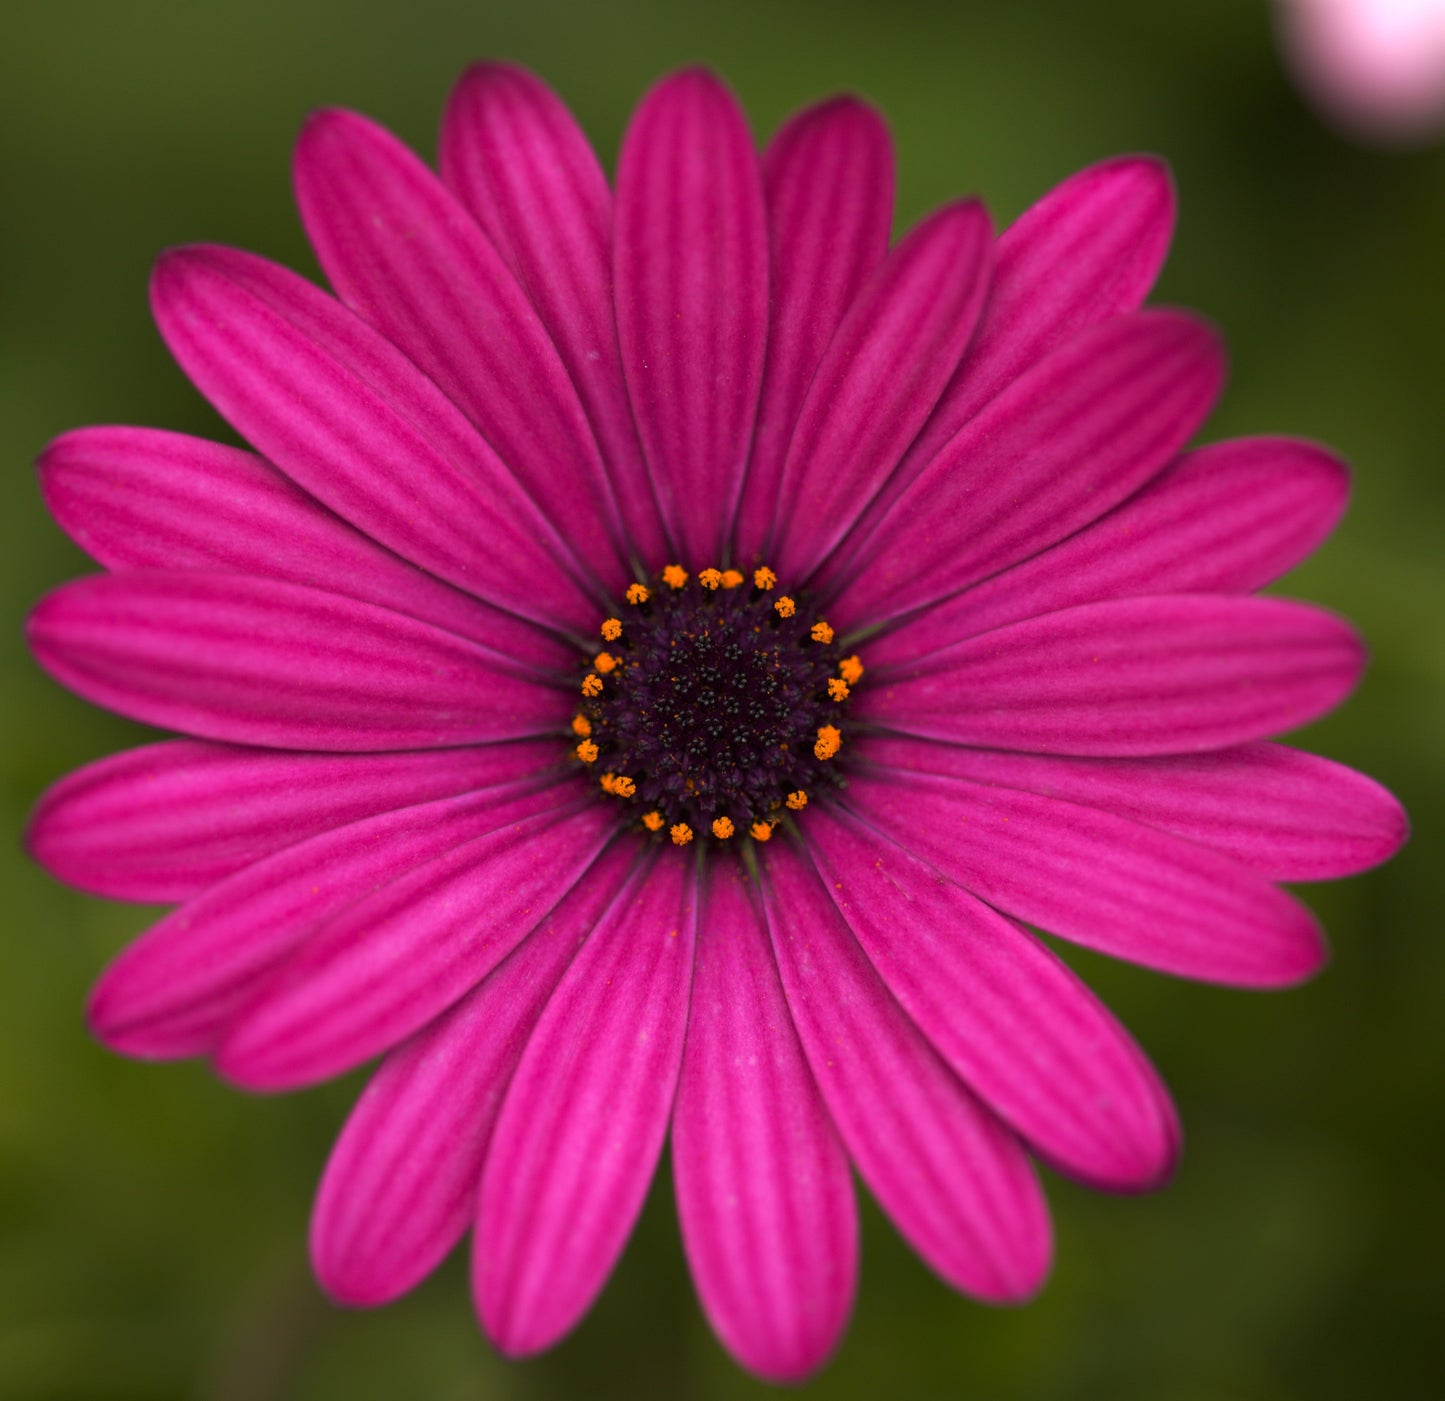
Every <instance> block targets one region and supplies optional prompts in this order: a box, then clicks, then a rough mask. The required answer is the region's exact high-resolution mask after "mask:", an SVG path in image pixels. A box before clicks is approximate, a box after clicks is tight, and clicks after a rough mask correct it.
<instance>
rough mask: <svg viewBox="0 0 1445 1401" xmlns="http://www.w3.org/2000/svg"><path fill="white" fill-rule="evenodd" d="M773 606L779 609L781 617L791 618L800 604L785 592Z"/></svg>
mask: <svg viewBox="0 0 1445 1401" xmlns="http://www.w3.org/2000/svg"><path fill="white" fill-rule="evenodd" d="M773 607H774V608H775V609H777V612H778V617H780V618H791V617H792V616H793V614H794V613H796V612H797V611H798V605H797V604H796V603H795V602H794V601H793V600H792V599H791V598H789V597H788V596H787V594H784V595H783V596H782V597H781V598H780V599H779V600H778V601H777V602H776V603H775V604H773Z"/></svg>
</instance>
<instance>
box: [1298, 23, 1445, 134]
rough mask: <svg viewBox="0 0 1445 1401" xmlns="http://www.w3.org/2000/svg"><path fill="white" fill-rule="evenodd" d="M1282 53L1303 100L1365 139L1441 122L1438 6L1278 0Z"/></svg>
mask: <svg viewBox="0 0 1445 1401" xmlns="http://www.w3.org/2000/svg"><path fill="white" fill-rule="evenodd" d="M1279 19H1280V29H1281V38H1282V42H1283V46H1284V50H1285V55H1286V57H1287V59H1288V61H1289V63H1290V66H1291V68H1292V69H1293V70H1294V73H1295V76H1296V77H1297V78H1298V79H1299V82H1300V85H1301V86H1302V87H1303V88H1304V90H1305V92H1306V93H1307V94H1308V95H1309V97H1310V98H1311V100H1312V101H1313V102H1314V103H1315V104H1316V105H1317V106H1318V107H1319V108H1320V109H1321V110H1322V111H1323V112H1325V113H1326V114H1327V115H1329V116H1331V117H1332V118H1334V119H1335V120H1336V121H1337V122H1339V123H1340V124H1341V125H1343V126H1345V127H1347V128H1349V129H1351V130H1353V131H1355V132H1356V133H1358V134H1359V135H1361V136H1364V137H1366V138H1373V139H1379V140H1402V139H1409V138H1412V137H1418V136H1420V135H1423V134H1428V133H1431V132H1433V131H1436V130H1437V129H1438V128H1439V127H1440V125H1441V124H1442V122H1445V0H1280V9H1279Z"/></svg>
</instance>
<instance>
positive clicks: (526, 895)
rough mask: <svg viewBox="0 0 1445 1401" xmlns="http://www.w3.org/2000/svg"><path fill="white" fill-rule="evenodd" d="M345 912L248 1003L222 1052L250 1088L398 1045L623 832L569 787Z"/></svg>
mask: <svg viewBox="0 0 1445 1401" xmlns="http://www.w3.org/2000/svg"><path fill="white" fill-rule="evenodd" d="M531 807H532V810H531V811H530V812H518V813H517V814H516V815H515V817H514V819H513V820H512V821H511V822H509V823H507V824H506V825H505V826H495V827H493V828H492V830H490V831H487V832H485V833H484V834H483V835H480V836H477V837H475V838H473V839H471V840H469V841H466V842H464V843H462V844H461V845H460V846H455V847H453V848H451V849H450V850H448V851H444V852H442V853H441V854H440V855H437V856H434V857H433V858H432V859H431V860H429V861H427V862H426V863H425V864H423V865H417V866H414V867H413V868H412V869H411V870H409V871H407V872H405V873H404V874H403V875H400V876H398V878H397V879H396V880H395V881H393V882H391V883H390V884H389V885H387V886H384V887H382V888H381V889H378V890H375V891H372V892H370V893H365V892H358V895H359V898H358V899H357V900H355V901H354V902H353V903H352V904H350V905H348V906H347V907H346V908H345V909H342V910H340V911H338V912H337V913H336V914H335V915H333V916H332V917H331V918H330V919H329V920H328V921H327V922H326V923H325V924H323V925H322V926H321V927H320V928H319V929H317V931H316V932H315V933H314V934H313V935H312V936H311V937H310V938H309V939H308V940H307V941H306V943H305V944H304V945H302V946H301V948H299V949H298V950H297V952H296V953H295V955H294V956H293V957H292V958H290V959H289V960H288V961H287V963H286V964H285V965H284V966H283V967H282V968H281V969H279V970H278V972H277V973H276V974H275V976H274V977H272V978H271V979H270V980H269V981H268V982H267V983H266V984H265V985H264V986H263V987H262V988H261V989H260V990H259V991H258V992H257V994H256V996H255V997H254V998H253V999H251V1000H250V1001H249V1002H248V1003H247V1004H246V1006H245V1007H244V1008H242V1010H241V1011H240V1012H239V1014H238V1015H237V1017H236V1019H235V1021H234V1022H233V1023H232V1024H231V1026H230V1027H229V1029H228V1030H227V1034H226V1038H225V1040H224V1041H223V1042H222V1044H221V1046H220V1048H219V1050H218V1051H217V1053H216V1068H217V1069H218V1070H219V1071H220V1073H221V1074H222V1075H224V1076H225V1077H226V1078H227V1079H228V1080H231V1081H233V1082H234V1083H236V1084H238V1085H244V1086H245V1087H246V1088H247V1089H253V1090H283V1089H293V1088H295V1087H297V1086H299V1085H307V1084H316V1083H317V1082H319V1081H321V1080H325V1079H329V1078H330V1077H331V1076H333V1075H338V1074H340V1073H342V1072H343V1071H346V1070H351V1069H352V1068H353V1067H355V1066H357V1065H360V1064H361V1063H362V1062H363V1061H365V1060H369V1059H370V1058H371V1057H372V1056H374V1055H377V1054H379V1053H380V1052H382V1051H386V1050H389V1049H390V1048H391V1047H392V1046H394V1045H396V1044H397V1043H398V1042H399V1041H401V1040H403V1039H404V1038H405V1037H407V1036H410V1035H411V1034H412V1033H413V1032H414V1031H417V1030H419V1029H420V1028H421V1027H423V1026H425V1025H426V1024H427V1022H429V1021H430V1020H431V1019H432V1018H433V1017H435V1016H437V1015H439V1014H440V1013H441V1012H443V1011H444V1010H445V1009H446V1008H447V1007H450V1006H451V1004H452V1003H453V1002H455V1001H456V1000H457V999H458V998H459V997H461V996H463V995H464V994H465V993H467V992H468V991H469V990H470V989H471V988H472V987H474V986H475V985H476V984H477V983H479V982H480V981H481V980H482V979H483V978H484V977H486V975H487V974H488V973H490V972H491V971H492V969H493V968H495V967H496V966H497V964H499V963H500V962H501V961H502V960H503V959H504V958H505V957H506V956H507V955H508V954H509V953H510V952H511V951H512V950H513V949H514V948H515V947H516V946H517V945H518V944H519V943H520V942H521V941H522V939H523V938H524V937H525V936H526V934H527V932H528V931H529V930H532V929H535V928H539V927H541V926H542V925H543V924H545V923H546V921H547V920H548V919H549V918H550V917H551V912H552V910H553V909H554V908H555V906H556V905H557V903H558V901H559V900H561V899H562V898H563V897H564V896H565V895H566V894H567V892H568V891H569V890H570V889H571V888H572V886H573V885H575V884H576V883H577V881H579V880H581V879H582V878H583V877H584V875H585V874H586V872H587V869H588V867H589V866H590V865H591V864H592V862H593V861H594V860H595V859H596V857H597V855H598V854H599V853H600V852H601V850H602V849H603V847H605V846H606V844H607V842H608V840H609V839H610V838H611V836H612V835H613V833H614V832H615V831H616V830H617V818H616V816H615V814H613V813H611V812H609V811H608V810H607V809H606V808H605V807H603V806H602V805H601V804H599V803H597V802H595V801H593V800H592V797H591V795H590V794H588V795H587V796H585V797H583V798H582V799H581V800H580V802H579V801H578V800H577V793H576V789H575V788H573V787H572V786H571V785H568V786H566V787H565V788H559V789H557V790H556V791H555V795H554V796H549V797H546V798H542V799H539V800H537V801H535V802H533V803H532V805H531Z"/></svg>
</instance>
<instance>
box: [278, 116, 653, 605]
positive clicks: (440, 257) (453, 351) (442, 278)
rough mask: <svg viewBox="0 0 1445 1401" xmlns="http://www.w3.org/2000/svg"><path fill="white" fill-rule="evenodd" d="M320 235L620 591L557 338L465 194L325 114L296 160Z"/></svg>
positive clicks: (367, 128) (596, 467)
mask: <svg viewBox="0 0 1445 1401" xmlns="http://www.w3.org/2000/svg"><path fill="white" fill-rule="evenodd" d="M295 180H296V197H297V201H298V203H299V205H300V208H301V218H302V221H303V223H304V224H305V226H306V233H307V236H308V237H309V238H310V240H311V243H312V246H313V247H314V248H315V249H316V256H317V257H318V259H319V260H320V262H321V266H322V268H323V269H324V270H325V272H326V276H327V278H328V279H329V280H330V282H331V285H332V286H333V287H334V288H335V289H336V291H337V294H338V295H339V296H340V298H341V300H342V301H343V302H345V303H346V305H347V306H349V307H350V308H351V309H352V310H353V311H355V312H356V313H357V314H358V315H360V316H361V317H362V318H363V319H364V320H366V321H368V322H370V323H371V324H372V325H373V326H375V327H376V329H377V330H378V331H380V332H381V333H382V335H384V336H385V337H386V338H387V339H388V340H389V341H391V342H392V344H393V345H396V346H398V347H400V349H402V350H404V351H405V352H406V354H407V355H408V356H409V357H410V358H411V359H412V360H413V361H415V362H416V364H417V365H418V366H420V367H421V369H422V370H423V371H424V372H425V373H426V374H427V375H428V377H429V378H430V379H432V380H433V381H434V382H435V383H436V384H437V385H439V386H440V387H441V388H442V389H443V390H444V391H445V392H446V394H447V396H448V397H449V398H450V399H451V400H452V401H453V402H454V403H455V404H456V405H457V406H458V407H459V408H460V409H461V410H462V412H463V413H465V414H466V416H467V417H468V418H469V419H470V420H471V421H472V423H473V424H475V425H476V427H477V429H478V430H479V431H480V432H481V434H482V436H483V437H484V438H485V439H486V440H487V442H489V443H490V444H491V445H492V447H493V448H494V449H495V450H496V452H497V454H498V455H499V456H500V457H501V459H502V461H503V462H505V463H506V464H507V466H508V467H509V468H510V469H511V471H512V473H513V475H514V476H515V477H516V478H517V480H518V481H520V482H521V484H522V486H523V487H524V488H525V489H526V491H527V494H528V495H529V496H530V497H531V498H532V500H533V501H535V502H536V503H537V505H538V506H539V507H540V508H541V511H542V514H543V515H544V516H546V517H547V518H548V519H549V520H552V521H555V522H558V523H565V531H566V535H567V537H568V538H569V539H572V540H576V541H578V542H581V543H582V544H583V548H584V549H585V550H586V553H587V558H588V562H589V564H590V565H591V566H592V567H593V569H594V570H596V572H597V573H598V575H599V576H600V577H601V578H602V580H603V581H604V582H605V583H606V584H607V585H608V587H609V588H611V589H613V590H614V591H615V590H618V588H619V583H620V581H622V580H623V578H624V575H623V570H624V562H625V551H622V552H619V550H618V546H619V545H620V541H621V536H620V529H619V525H618V521H617V508H616V507H617V503H616V502H614V501H613V499H612V486H611V482H610V481H609V479H608V477H607V474H606V471H605V469H604V468H603V465H602V458H601V455H600V454H599V452H598V449H597V443H596V441H595V440H594V438H593V436H592V430H591V428H590V427H589V425H588V423H587V417H586V415H585V414H584V413H583V410H582V405H581V402H580V401H579V400H578V398H577V392H576V390H575V389H574V388H573V387H572V382H571V380H570V379H569V378H568V375H567V369H566V367H565V366H564V365H563V363H562V360H561V358H560V357H559V356H558V354H557V351H556V349H555V347H554V346H553V345H552V341H551V339H550V338H549V336H548V334H547V330H546V327H545V326H544V325H543V324H542V321H541V319H540V317H538V315H537V313H536V311H535V310H534V309H533V307H532V304H531V303H530V302H529V301H528V300H527V297H526V294H525V293H524V292H523V291H522V288H521V287H520V286H518V284H517V279H516V278H515V277H514V276H513V275H512V272H511V270H510V269H509V268H508V267H507V265H506V263H505V262H504V261H503V259H502V257H501V255H500V254H499V253H498V252H497V250H496V249H495V248H494V247H493V246H492V244H491V243H490V242H489V241H488V239H487V237H486V235H485V234H484V233H483V232H482V231H481V229H480V228H479V227H478V226H477V223H476V220H474V219H473V218H472V217H471V216H470V215H469V214H468V213H467V211H466V210H465V209H464V208H463V207H462V206H461V204H460V203H458V201H457V200H456V198H455V196H453V195H452V193H451V192H450V191H449V190H448V189H447V188H446V187H445V186H444V185H443V184H442V183H441V181H440V180H439V179H437V177H436V176H435V175H433V174H432V172H431V171H430V170H428V169H427V167H426V166H425V165H424V164H423V163H422V162H421V161H420V160H419V159H418V158H417V157H416V156H415V155H413V154H412V152H411V151H409V150H408V149H407V148H406V147H405V146H404V145H403V144H402V143H401V142H400V141H398V140H397V139H396V138H395V137H394V136H392V135H391V133H390V132H388V131H385V130H384V129H383V128H381V127H379V126H377V125H376V124H375V123H374V122H371V121H368V120H367V119H366V118H365V117H361V116H358V115H357V114H356V113H354V112H343V111H334V110H333V111H327V112H320V113H317V114H316V115H315V116H313V117H312V118H311V120H310V121H309V122H308V123H307V125H306V128H305V130H304V131H303V132H302V134H301V139H300V141H299V143H298V144H297V148H296V164H295Z"/></svg>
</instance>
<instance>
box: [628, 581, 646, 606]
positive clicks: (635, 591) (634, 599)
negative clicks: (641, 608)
mask: <svg viewBox="0 0 1445 1401" xmlns="http://www.w3.org/2000/svg"><path fill="white" fill-rule="evenodd" d="M651 597H652V590H651V589H649V588H648V587H647V585H646V584H628V586H627V601H628V602H629V603H632V604H637V603H646V602H647V600H648V599H649V598H651Z"/></svg>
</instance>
